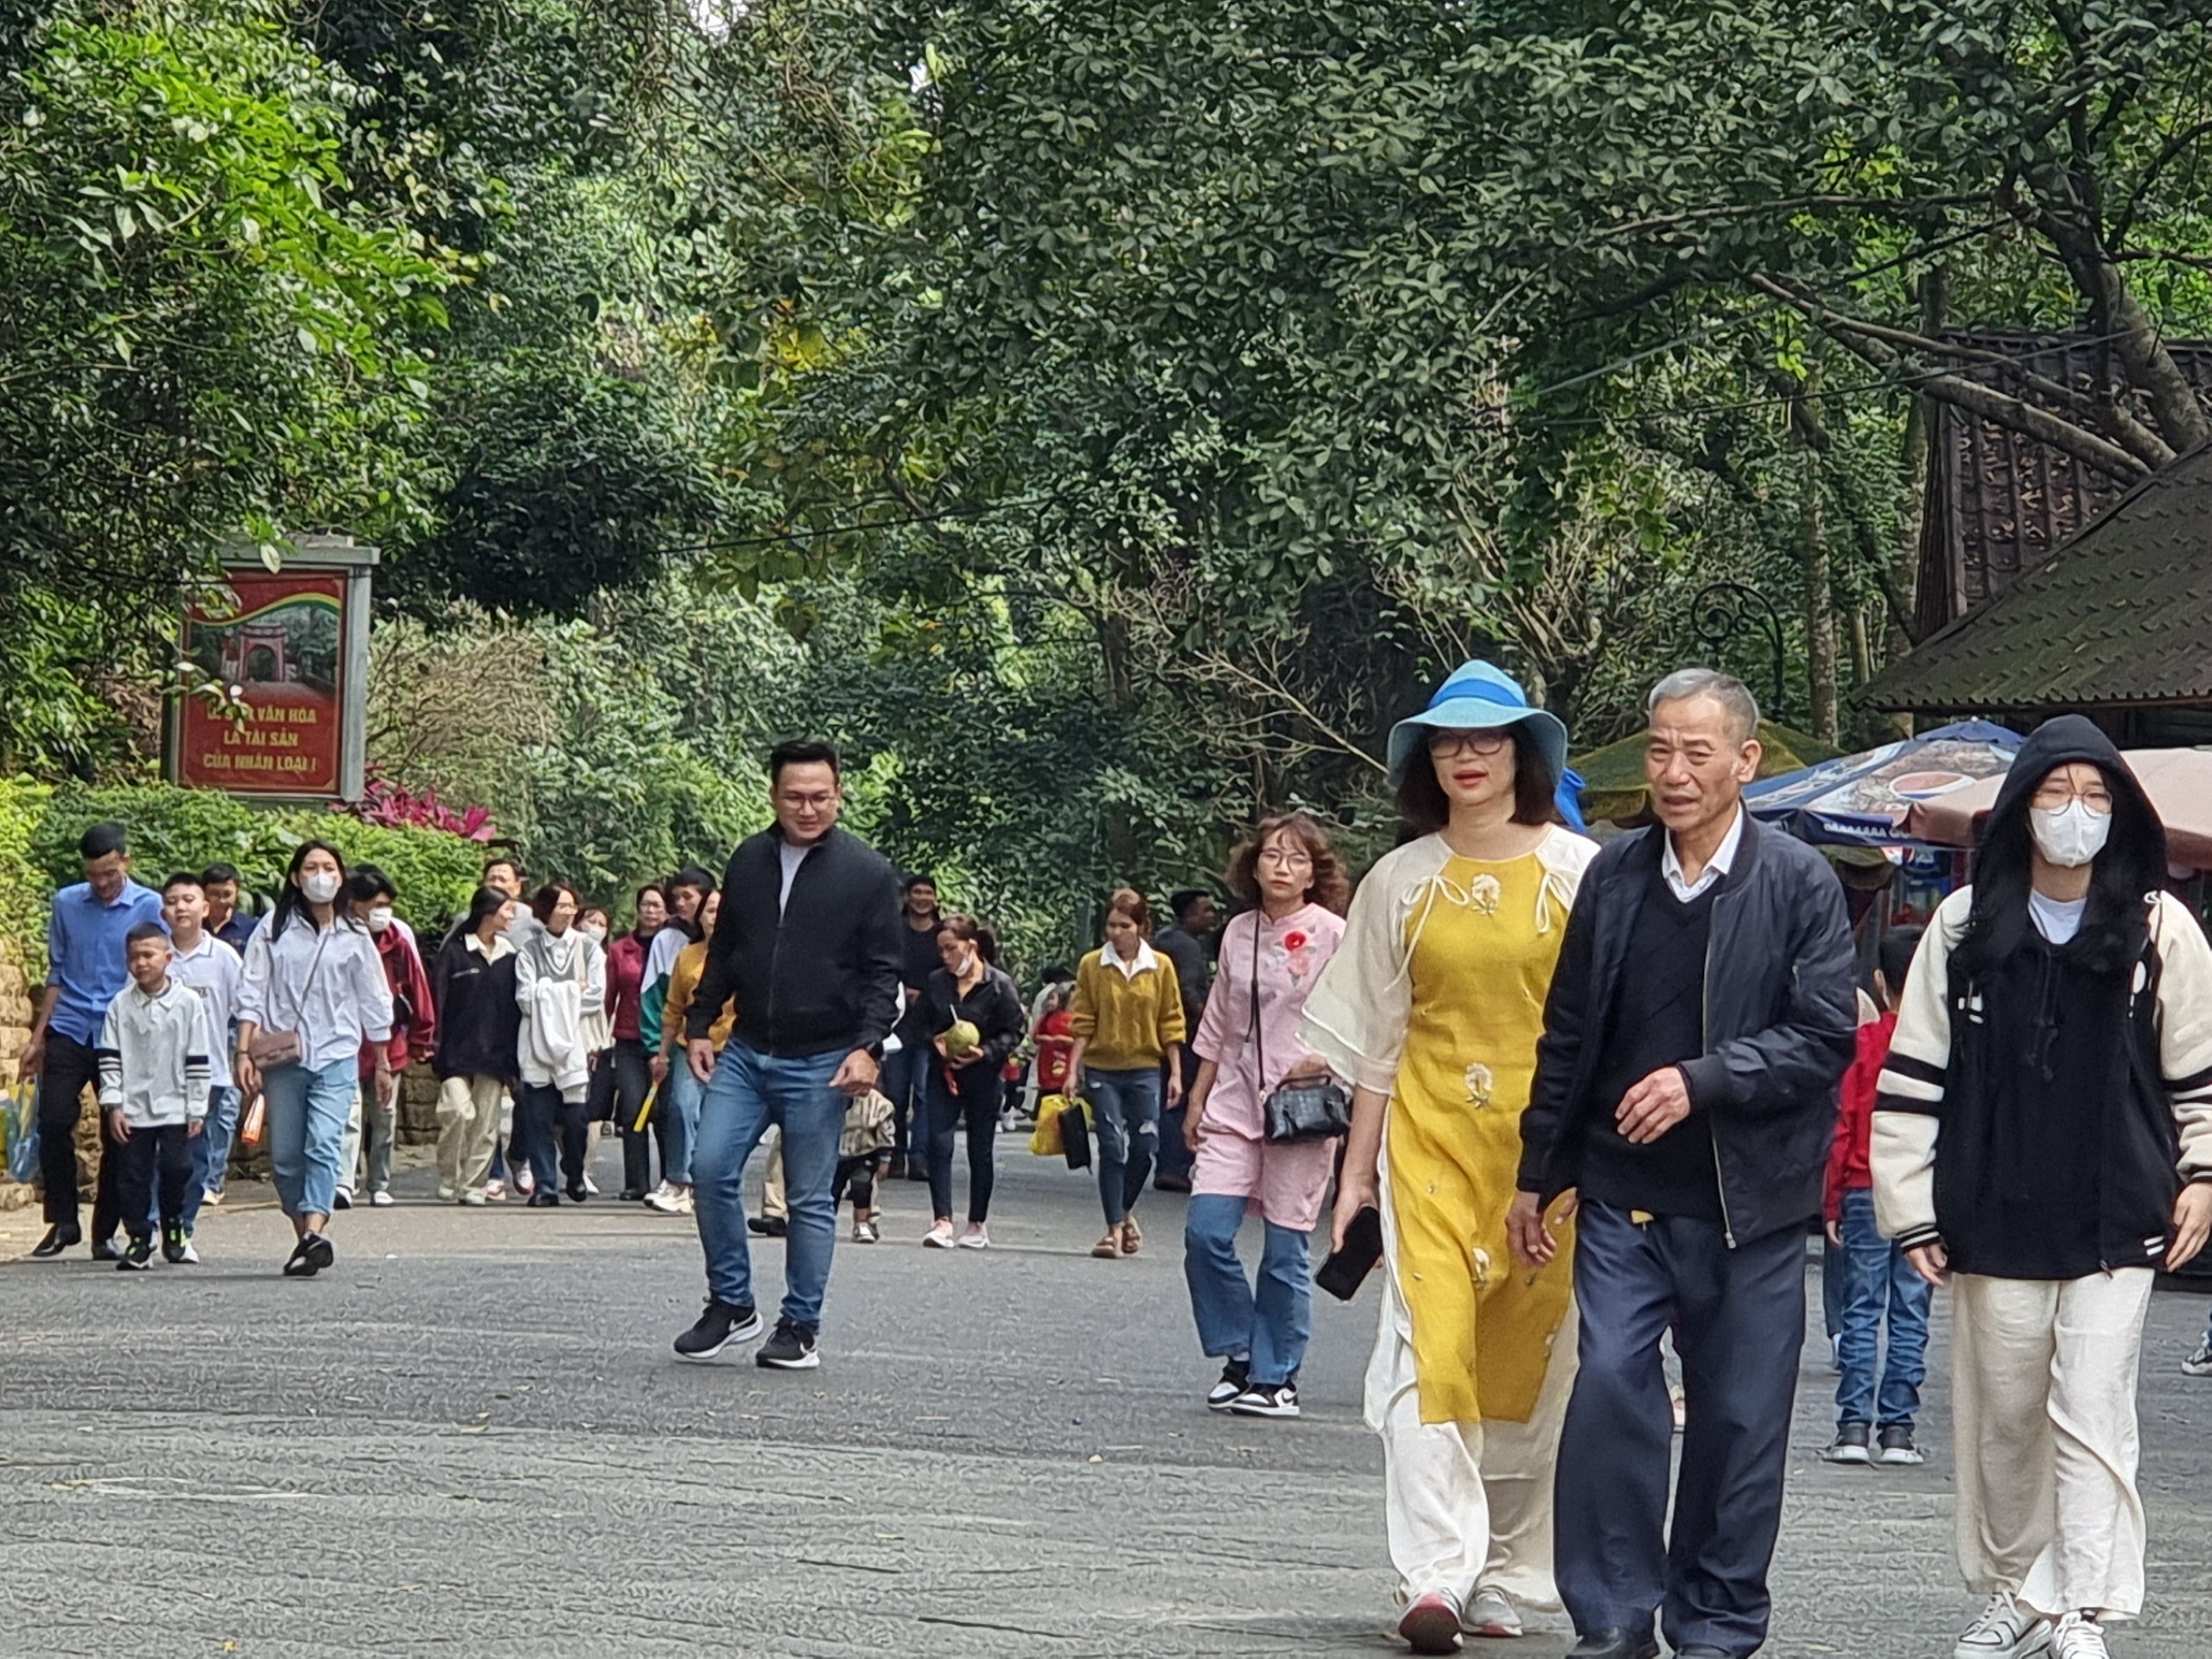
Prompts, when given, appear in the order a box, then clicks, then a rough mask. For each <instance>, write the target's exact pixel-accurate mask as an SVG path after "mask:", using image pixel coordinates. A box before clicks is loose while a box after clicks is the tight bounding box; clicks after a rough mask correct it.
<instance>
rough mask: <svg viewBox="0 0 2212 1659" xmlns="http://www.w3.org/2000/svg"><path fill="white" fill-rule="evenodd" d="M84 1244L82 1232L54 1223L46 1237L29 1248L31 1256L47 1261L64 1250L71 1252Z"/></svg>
mask: <svg viewBox="0 0 2212 1659" xmlns="http://www.w3.org/2000/svg"><path fill="white" fill-rule="evenodd" d="M84 1242H85V1234H84V1230H83V1229H81V1228H78V1227H64V1226H62V1225H61V1224H60V1223H59V1222H56V1223H55V1224H54V1225H53V1226H51V1227H49V1228H48V1229H47V1230H46V1236H45V1237H44V1238H41V1240H39V1242H38V1243H35V1244H34V1245H32V1246H31V1254H32V1255H35V1256H36V1257H37V1258H38V1259H39V1260H40V1261H41V1262H45V1261H49V1260H51V1259H52V1258H53V1257H54V1256H57V1255H60V1254H61V1252H62V1251H64V1250H73V1249H76V1248H77V1246H79V1244H81V1243H84Z"/></svg>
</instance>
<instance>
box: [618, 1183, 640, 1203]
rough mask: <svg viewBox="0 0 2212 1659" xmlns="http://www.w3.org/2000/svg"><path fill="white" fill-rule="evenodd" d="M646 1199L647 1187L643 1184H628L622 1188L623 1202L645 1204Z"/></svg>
mask: <svg viewBox="0 0 2212 1659" xmlns="http://www.w3.org/2000/svg"><path fill="white" fill-rule="evenodd" d="M622 1202H623V1203H625V1204H643V1203H644V1202H645V1188H644V1187H642V1186H626V1187H624V1188H623V1189H622Z"/></svg>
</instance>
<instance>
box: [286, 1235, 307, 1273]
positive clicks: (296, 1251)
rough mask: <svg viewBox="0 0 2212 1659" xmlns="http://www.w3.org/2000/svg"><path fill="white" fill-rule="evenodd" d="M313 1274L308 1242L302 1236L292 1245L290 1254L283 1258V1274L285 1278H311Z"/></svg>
mask: <svg viewBox="0 0 2212 1659" xmlns="http://www.w3.org/2000/svg"><path fill="white" fill-rule="evenodd" d="M284 1276H285V1277H286V1278H287V1279H312V1278H314V1277H315V1262H314V1259H313V1258H312V1257H311V1256H309V1255H308V1242H307V1240H306V1239H305V1238H302V1239H301V1240H300V1242H299V1243H296V1244H295V1245H293V1246H292V1253H291V1255H288V1256H286V1257H285V1258H284Z"/></svg>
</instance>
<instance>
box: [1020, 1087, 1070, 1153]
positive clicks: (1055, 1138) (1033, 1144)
mask: <svg viewBox="0 0 2212 1659" xmlns="http://www.w3.org/2000/svg"><path fill="white" fill-rule="evenodd" d="M1067 1109H1068V1097H1067V1096H1065V1095H1046V1096H1044V1097H1043V1098H1042V1099H1040V1100H1039V1101H1038V1103H1037V1127H1036V1128H1033V1129H1032V1130H1030V1131H1029V1150H1030V1151H1032V1152H1033V1153H1034V1154H1037V1156H1038V1157H1039V1158H1058V1157H1062V1156H1064V1155H1065V1154H1066V1151H1067V1147H1066V1145H1065V1142H1063V1141H1061V1139H1060V1114H1061V1113H1062V1112H1064V1111H1065V1110H1067Z"/></svg>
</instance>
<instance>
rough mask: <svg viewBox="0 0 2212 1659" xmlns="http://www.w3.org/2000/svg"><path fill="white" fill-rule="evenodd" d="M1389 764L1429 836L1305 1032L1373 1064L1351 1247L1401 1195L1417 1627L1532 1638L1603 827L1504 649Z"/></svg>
mask: <svg viewBox="0 0 2212 1659" xmlns="http://www.w3.org/2000/svg"><path fill="white" fill-rule="evenodd" d="M1389 766H1390V776H1391V778H1392V779H1393V780H1394V781H1395V784H1396V785H1397V790H1398V805H1399V810H1401V812H1402V813H1403V815H1404V817H1405V818H1406V822H1407V824H1408V828H1409V829H1413V830H1414V831H1416V832H1417V838H1416V839H1414V840H1413V841H1410V842H1408V843H1407V844H1406V845H1404V846H1402V847H1401V848H1399V849H1397V850H1396V851H1395V852H1392V853H1389V854H1388V855H1385V856H1384V857H1383V859H1382V860H1381V861H1378V862H1377V863H1376V866H1375V868H1374V869H1373V870H1372V871H1370V873H1369V874H1368V877H1367V879H1366V880H1365V881H1363V883H1361V885H1360V888H1359V893H1358V896H1357V898H1356V899H1354V900H1353V901H1352V906H1351V916H1350V917H1349V918H1348V919H1347V921H1346V924H1345V930H1344V943H1343V944H1342V946H1341V947H1340V948H1339V949H1338V951H1337V953H1336V955H1335V957H1333V958H1332V960H1331V961H1330V963H1329V965H1328V967H1327V968H1326V969H1325V970H1324V971H1323V972H1322V974H1321V976H1320V979H1319V983H1317V984H1316V985H1315V986H1314V988H1313V992H1312V994H1311V995H1309V996H1308V997H1307V999H1306V1009H1305V1016H1304V1018H1303V1020H1301V1021H1300V1024H1299V1027H1298V1037H1299V1040H1300V1043H1302V1044H1303V1045H1304V1046H1305V1047H1306V1049H1308V1050H1309V1051H1311V1052H1313V1053H1314V1054H1316V1055H1318V1056H1319V1057H1320V1058H1322V1059H1323V1060H1325V1062H1327V1064H1328V1065H1329V1068H1330V1070H1332V1071H1334V1072H1335V1073H1336V1074H1337V1075H1338V1076H1339V1077H1345V1078H1348V1079H1350V1080H1351V1082H1352V1084H1354V1085H1355V1087H1354V1091H1353V1096H1352V1122H1351V1134H1350V1135H1348V1136H1347V1137H1346V1141H1345V1147H1344V1172H1343V1174H1342V1176H1341V1178H1340V1179H1339V1182H1338V1198H1337V1206H1336V1214H1335V1217H1334V1222H1333V1226H1332V1239H1333V1242H1334V1243H1335V1245H1336V1247H1337V1248H1338V1249H1344V1245H1345V1243H1346V1240H1347V1236H1349V1235H1351V1234H1353V1233H1354V1232H1355V1231H1357V1230H1361V1229H1362V1225H1363V1224H1361V1223H1360V1217H1361V1212H1362V1211H1365V1210H1368V1209H1370V1207H1371V1208H1374V1209H1376V1210H1377V1211H1380V1216H1379V1219H1380V1221H1381V1224H1382V1233H1383V1266H1384V1268H1385V1269H1386V1270H1385V1272H1384V1273H1383V1307H1382V1317H1381V1325H1380V1329H1379V1330H1378V1332H1377V1333H1376V1351H1375V1357H1374V1358H1373V1360H1372V1361H1371V1362H1370V1364H1369V1366H1368V1372H1367V1421H1368V1423H1369V1425H1370V1427H1373V1428H1374V1429H1375V1430H1376V1432H1377V1433H1380V1434H1381V1435H1382V1437H1383V1476H1384V1484H1383V1502H1384V1513H1385V1516H1386V1521H1387V1525H1388V1529H1389V1547H1390V1558H1391V1561H1392V1563H1393V1564H1394V1565H1395V1567H1396V1568H1397V1573H1398V1592H1399V1599H1400V1603H1401V1605H1402V1606H1403V1607H1404V1609H1405V1611H1404V1614H1403V1616H1402V1619H1401V1621H1400V1623H1399V1626H1398V1630H1399V1634H1400V1635H1402V1637H1405V1638H1406V1640H1407V1642H1408V1643H1409V1644H1410V1645H1411V1646H1412V1648H1413V1649H1414V1651H1415V1652H1416V1653H1450V1652H1452V1651H1454V1650H1456V1649H1458V1648H1459V1644H1460V1633H1461V1631H1462V1630H1463V1629H1464V1630H1471V1631H1473V1632H1475V1633H1476V1634H1478V1635H1483V1636H1516V1635H1518V1634H1520V1631H1521V1628H1522V1610H1523V1609H1533V1608H1541V1609H1544V1610H1547V1611H1549V1610H1554V1609H1556V1608H1557V1607H1558V1606H1559V1605H1560V1599H1559V1592H1558V1590H1557V1588H1556V1587H1555V1586H1554V1582H1553V1578H1552V1514H1551V1511H1552V1465H1553V1459H1554V1453H1555V1452H1556V1448H1557V1446H1558V1444H1559V1431H1560V1415H1561V1414H1562V1412H1563V1411H1564V1409H1565V1407H1566V1402H1567V1388H1568V1384H1569V1383H1570V1382H1571V1381H1572V1379H1573V1372H1574V1329H1573V1294H1572V1291H1571V1288H1570V1284H1569V1280H1568V1274H1567V1265H1566V1263H1565V1262H1564V1261H1561V1262H1557V1263H1554V1265H1552V1266H1549V1267H1547V1268H1541V1269H1539V1270H1535V1271H1522V1270H1517V1269H1516V1267H1515V1265H1514V1262H1513V1260H1512V1256H1511V1255H1510V1250H1509V1248H1508V1241H1507V1236H1506V1226H1505V1222H1506V1212H1507V1211H1508V1209H1509V1208H1510V1206H1511V1204H1512V1201H1513V1197H1514V1184H1515V1176H1516V1172H1517V1170H1518V1167H1519V1163H1520V1158H1521V1113H1522V1108H1523V1107H1525V1106H1526V1105H1527V1104H1528V1103H1529V1084H1530V1080H1531V1078H1532V1077H1533V1076H1534V1074H1535V1063H1536V1040H1537V1039H1538V1037H1539V1036H1540V1035H1541V1033H1542V1027H1543V1007H1544V1000H1545V998H1546V996H1547V995H1548V993H1549V991H1550V988H1551V981H1552V973H1553V969H1554V965H1555V964H1556V963H1557V962H1558V960H1559V951H1560V941H1561V939H1562V938H1563V937H1564V936H1565V933H1566V931H1567V914H1568V912H1569V910H1570V908H1571V907H1572V906H1573V903H1574V899H1575V895H1576V893H1577V891H1578V889H1579V887H1580V883H1581V879H1582V872H1583V870H1584V868H1586V866H1587V865H1588V863H1589V861H1590V860H1591V858H1592V856H1593V855H1595V853H1596V851H1597V849H1596V848H1595V847H1594V846H1593V845H1592V843H1591V842H1588V841H1586V840H1584V839H1583V838H1582V837H1581V836H1576V835H1573V834H1572V833H1571V832H1569V831H1568V830H1567V829H1564V828H1562V827H1561V826H1560V823H1559V812H1558V807H1557V804H1556V801H1555V791H1557V789H1558V787H1559V783H1560V775H1561V773H1562V772H1564V771H1565V769H1566V766H1567V728H1566V727H1565V726H1564V725H1562V724H1561V723H1560V721H1559V719H1558V718H1557V717H1556V716H1555V715H1551V714H1549V713H1548V712H1546V711H1545V710H1544V709H1539V708H1535V707H1534V706H1532V705H1531V704H1530V703H1529V701H1528V699H1527V697H1526V696H1523V695H1522V690H1521V687H1520V686H1519V685H1518V684H1517V683H1515V682H1514V681H1513V680H1512V679H1511V678H1510V677H1508V676H1507V675H1505V674H1503V673H1502V672H1501V671H1498V670H1497V669H1496V668H1493V667H1492V666H1491V665H1490V664H1488V663H1483V662H1471V663H1468V664H1465V665H1464V666H1463V667H1461V668H1460V669H1459V671H1457V672H1456V673H1454V674H1453V675H1452V677H1450V678H1449V679H1448V680H1446V682H1445V683H1444V684H1443V686H1442V687H1441V688H1440V690H1438V691H1437V692H1436V694H1435V696H1433V697H1432V698H1431V699H1430V700H1429V704H1428V707H1427V709H1424V710H1422V711H1421V713H1420V714H1418V715H1413V716H1411V717H1409V718H1408V719H1406V720H1403V721H1399V723H1398V724H1397V726H1396V727H1395V728H1394V729H1393V730H1392V732H1391V734H1390V747H1389ZM1235 954H1236V953H1235V951H1234V950H1226V949H1225V950H1224V951H1223V953H1222V959H1223V963H1224V967H1226V966H1228V965H1229V963H1230V959H1231V958H1232V957H1234V956H1235Z"/></svg>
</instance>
